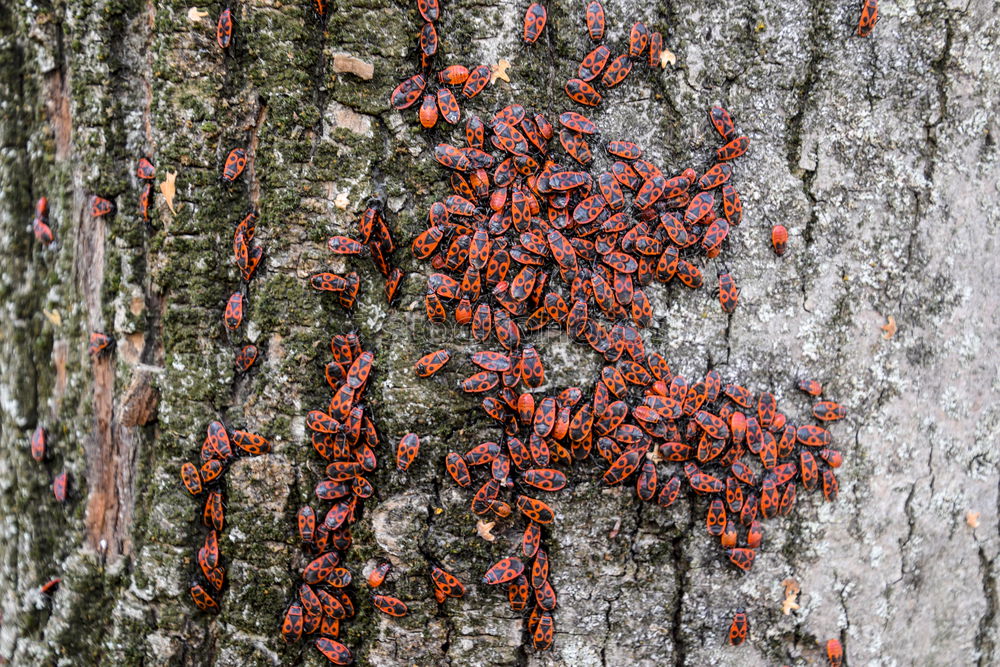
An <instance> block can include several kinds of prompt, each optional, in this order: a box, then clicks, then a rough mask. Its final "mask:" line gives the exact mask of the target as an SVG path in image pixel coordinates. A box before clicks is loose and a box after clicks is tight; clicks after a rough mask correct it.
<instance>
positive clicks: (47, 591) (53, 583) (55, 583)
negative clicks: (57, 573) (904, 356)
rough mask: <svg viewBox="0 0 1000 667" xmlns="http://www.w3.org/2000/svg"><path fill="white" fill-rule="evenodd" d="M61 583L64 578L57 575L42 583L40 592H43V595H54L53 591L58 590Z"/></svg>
mask: <svg viewBox="0 0 1000 667" xmlns="http://www.w3.org/2000/svg"><path fill="white" fill-rule="evenodd" d="M61 583H62V579H60V578H59V577H56V578H55V579H49V580H48V581H46V582H45V583H44V584H42V587H41V588H40V589H38V592H39V593H41V594H42V595H52V594H53V593H55V592H56V590H57V589H58V588H59V584H61Z"/></svg>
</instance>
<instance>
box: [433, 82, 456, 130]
mask: <svg viewBox="0 0 1000 667" xmlns="http://www.w3.org/2000/svg"><path fill="white" fill-rule="evenodd" d="M437 105H438V109H439V110H440V111H441V117H442V118H444V119H445V122H447V123H448V124H449V125H454V124H455V123H457V122H458V121H459V118H460V117H461V115H462V112H461V110H460V109H459V108H458V100H456V99H455V95H454V94H452V92H451V91H450V90H448V89H447V88H438V91H437Z"/></svg>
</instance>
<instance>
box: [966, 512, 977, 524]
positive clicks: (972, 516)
mask: <svg viewBox="0 0 1000 667" xmlns="http://www.w3.org/2000/svg"><path fill="white" fill-rule="evenodd" d="M965 523H967V524H969V526H970V527H972V528H979V512H973V511H972V510H969V511H968V512H966V513H965Z"/></svg>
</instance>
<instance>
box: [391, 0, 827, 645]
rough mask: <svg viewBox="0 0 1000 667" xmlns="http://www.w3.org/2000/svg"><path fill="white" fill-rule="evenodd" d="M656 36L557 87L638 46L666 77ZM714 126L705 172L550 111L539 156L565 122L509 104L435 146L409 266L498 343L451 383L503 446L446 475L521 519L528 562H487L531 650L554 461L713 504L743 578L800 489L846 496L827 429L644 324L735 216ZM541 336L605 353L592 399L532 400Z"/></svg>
mask: <svg viewBox="0 0 1000 667" xmlns="http://www.w3.org/2000/svg"><path fill="white" fill-rule="evenodd" d="M545 21H546V12H545V9H544V7H543V6H542V5H539V4H537V3H535V4H532V5H531V6H530V7H529V8H528V11H527V13H526V15H525V20H524V28H523V29H524V33H523V38H524V41H525V42H528V43H532V42H534V41H536V40H537V39H538V37H539V36H540V34H541V32H542V30H543V29H544V26H545ZM586 22H587V26H588V33H589V35H590V37H591V38H592V39H593V40H594V41H600V40H601V39H602V38H603V33H604V12H603V8H602V7H601V5H600V3H599V2H596V1H595V2H590V3H588V6H587V11H586ZM662 44H663V42H662V38H661V37H660V36H659V34H658V33H654V34H653V35H650V34H649V31H648V29H647V28H646V27H645V26H644V25H643V24H642V23H636V24H635V25H634V26H633V28H632V30H631V31H630V40H629V52H628V55H622V56H619V57H618V58H616V59H614V61H612V63H611V64H610V66H609V65H608V61H609V59H610V58H611V52H610V50H609V49H608V48H607V47H606V46H603V45H601V46H598V47H597V48H596V49H595V50H594V51H592V52H591V53H590V54H588V56H587V57H586V58H585V59H584V61H583V63H582V64H581V66H580V71H579V75H580V78H579V79H575V80H571V81H570V82H569V83H567V86H566V92H567V94H568V95H569V97H570V99H571V100H573V101H574V102H576V103H578V104H581V105H584V106H596V105H597V104H599V102H600V100H601V96H600V94H599V93H597V91H596V90H595V89H593V87H592V86H591V84H590V82H591V81H593V80H595V79H596V78H597V77H598V76H599V75H601V74H602V72H603V74H604V77H603V79H602V83H603V84H604V85H605V86H606V87H613V86H614V85H617V84H618V83H621V81H622V80H623V79H624V78H625V76H627V74H628V73H629V71H630V70H631V66H632V62H633V60H634V59H636V58H639V57H642V56H643V54H646V55H647V56H648V57H649V59H650V61H649V62H650V65H652V66H659V65H660V62H659V54H660V50H661V49H662ZM647 49H648V52H647ZM418 94H419V93H416V92H413V88H412V87H408V85H407V82H405V81H404V82H403V84H400V86H399V87H397V89H396V90H395V91H393V93H392V94H391V96H390V102H391V103H392V104H393V106H395V107H397V108H401V107H405V106H408V105H406V104H405V103H406V102H409V103H410V104H412V103H413V102H415V101H416V98H417V96H418ZM709 120H710V122H711V124H712V126H713V127H714V128H715V130H716V131H717V132H718V134H719V135H720V136H721V138H722V142H721V144H722V145H721V146H720V147H719V148H718V149H717V150H716V151H715V155H714V158H715V163H714V164H712V165H711V166H709V167H708V168H707V169H706V170H705V171H704V172H702V173H699V172H697V171H695V170H694V169H692V168H688V169H684V170H683V171H681V172H680V173H679V174H676V175H668V174H664V173H663V171H661V169H660V168H659V167H658V166H657V165H655V164H653V163H652V162H650V161H648V160H646V159H644V158H643V150H642V148H641V147H640V146H638V145H637V144H635V143H632V142H629V141H624V140H619V139H611V140H607V139H601V132H600V130H599V129H598V127H597V126H596V124H595V123H593V122H592V121H591V120H590V119H588V118H586V117H585V116H583V115H581V114H580V113H577V112H575V111H566V112H564V113H562V114H560V115H559V117H558V134H559V144H560V146H561V148H562V150H563V153H564V154H565V157H564V158H562V159H560V157H559V156H558V155H557V154H556V152H555V150H553V149H552V148H551V147H550V145H549V142H550V140H551V139H552V138H553V137H554V136H555V134H556V132H557V128H556V126H554V125H553V124H552V123H551V122H549V121H548V119H547V118H546V117H545V116H544V115H543V114H540V113H535V114H533V113H531V112H530V111H528V110H527V109H525V108H524V107H522V106H520V105H518V104H511V105H509V106H507V107H505V108H504V109H502V110H500V111H499V112H497V113H496V114H494V115H493V117H492V118H491V119H490V120H489V121H487V122H484V121H483V120H482V119H480V118H479V117H478V116H477V115H475V114H472V115H470V116H469V117H468V118H467V121H466V123H465V133H464V134H465V145H464V146H455V145H451V144H448V143H441V144H438V145H437V147H436V148H435V150H434V157H435V159H436V160H437V162H439V163H440V164H441V165H442V166H444V167H446V168H447V169H448V170H449V171H450V174H449V182H450V185H451V188H452V194H451V195H449V196H447V197H445V198H444V199H443V200H442V201H437V202H434V203H432V204H431V206H430V210H429V212H428V225H427V228H426V230H425V231H423V232H422V233H420V234H419V235H418V236H417V237H416V238H415V239H414V241H413V243H412V251H413V254H414V256H415V257H416V258H417V259H421V260H428V261H429V262H430V263H431V267H432V269H433V270H434V272H433V273H431V274H430V276H429V278H428V284H427V290H426V293H425V298H424V301H425V310H426V314H427V317H428V319H429V320H431V321H434V322H444V321H446V320H447V319H448V318H449V312H451V313H452V315H451V316H452V317H453V318H454V320H455V322H456V323H458V324H460V325H462V326H468V327H470V331H471V335H472V337H473V338H474V339H475V340H477V341H478V342H480V343H487V342H492V341H494V340H495V342H496V344H497V345H498V347H499V349H495V350H484V351H479V352H475V353H474V354H472V356H471V359H470V361H471V363H472V365H473V367H474V369H475V372H473V373H472V374H471V375H469V376H468V377H466V378H465V379H464V380H463V381H462V382H461V388H462V389H463V390H464V391H465V392H467V393H470V394H475V395H477V397H479V398H480V399H481V402H482V407H483V410H484V412H485V413H486V414H487V415H488V416H489V417H490V418H492V419H493V420H496V421H497V422H498V423H499V424H500V425H501V426H502V431H503V432H502V436H501V437H500V438H498V439H497V441H489V442H483V443H480V444H478V445H476V446H474V447H472V448H471V449H469V450H468V451H466V452H464V453H462V452H454V451H453V452H450V453H448V455H447V457H446V461H445V468H446V470H447V472H448V474H449V475H450V476H451V477H452V479H453V480H454V481H455V483H456V484H458V485H460V486H462V487H470V488H474V489H476V492H475V494H474V495H473V497H472V501H471V509H472V511H473V512H474V513H475V514H477V515H481V516H494V517H496V518H497V519H506V518H508V517H511V516H512V515H514V516H520V517H521V519H522V520H523V522H524V523H525V528H524V532H523V538H522V540H521V544H520V553H518V554H514V555H510V556H508V557H507V558H504V559H502V560H501V561H499V562H497V563H495V564H494V565H493V566H492V567H490V568H489V569H488V570H487V571H486V573H485V575H484V577H483V582H484V583H486V584H490V585H505V587H506V590H507V595H508V602H509V605H510V608H511V610H512V611H516V612H525V613H526V623H527V629H528V633H529V635H530V636H531V638H532V643H533V645H534V646H535V648H536V649H538V650H545V649H548V648H549V647H550V646H551V645H552V641H553V636H554V621H553V611H554V610H555V608H556V592H555V590H554V589H553V587H552V585H551V583H550V582H549V580H548V572H549V558H548V555H547V553H546V551H545V549H544V548H542V537H543V531H545V530H552V526H553V524H554V522H555V517H556V512H555V511H554V510H553V508H552V507H551V506H550V504H549V502H547V500H542V499H540V498H538V497H536V496H538V495H539V493H538V492H542V493H543V497H544V494H552V493H555V492H558V491H559V490H561V489H563V488H564V487H565V486H566V484H567V471H566V470H564V469H560V467H563V468H565V467H567V466H569V465H570V464H571V463H572V462H573V461H581V460H584V459H587V458H589V457H591V455H592V454H594V455H595V458H596V459H597V460H598V461H601V462H602V463H603V465H604V466H606V467H605V469H604V472H603V475H602V480H603V482H604V483H605V484H607V485H610V486H615V485H626V484H627V485H630V486H632V487H633V488H634V489H635V493H636V495H637V496H638V498H639V500H640V501H644V502H655V503H657V504H658V505H660V506H661V507H664V508H666V507H670V506H671V505H672V504H674V503H675V502H677V501H678V500H679V499H680V497H681V495H682V492H684V491H686V492H687V494H688V495H691V496H692V497H693V498H694V499H696V500H695V501H696V502H699V503H703V504H704V506H705V526H706V531H707V532H708V534H709V535H710V536H711V537H715V538H718V539H719V543H720V547H721V550H722V552H723V553H724V554H725V556H726V557H727V558H728V560H729V561H730V562H731V563H732V564H733V566H735V567H736V568H738V569H739V570H741V571H744V572H746V571H749V570H750V569H751V568H752V567H753V563H754V560H755V558H756V555H757V553H758V551H759V549H760V548H761V545H762V544H763V539H764V523H765V522H766V521H769V520H772V519H774V518H776V517H779V516H785V515H788V514H790V513H791V512H792V510H793V508H794V506H795V501H796V496H797V493H798V490H799V489H800V488H802V489H804V490H814V489H819V490H821V491H822V493H823V496H824V498H825V499H826V500H828V501H833V500H834V499H835V498H836V496H837V493H838V488H839V484H838V481H837V478H836V474H835V472H834V470H835V469H836V468H838V467H839V466H840V465H841V463H842V459H843V457H842V455H841V454H840V452H839V451H837V450H835V449H833V448H832V446H831V445H832V436H831V434H830V432H829V431H828V430H827V429H826V428H825V427H824V426H823V425H820V424H801V425H798V424H794V423H792V422H791V421H790V420H788V419H787V418H786V416H785V414H784V413H783V412H781V411H779V407H778V403H777V400H776V398H775V395H774V394H773V393H771V392H766V391H765V392H760V393H759V394H754V393H753V392H751V391H750V390H748V389H747V388H745V387H743V386H740V385H738V384H734V383H724V382H723V380H722V378H721V376H720V374H719V373H718V371H716V370H710V371H709V372H708V373H707V374H706V375H705V376H704V377H703V378H691V379H689V378H685V377H683V376H681V375H677V374H674V373H672V372H671V370H670V367H669V366H668V364H667V362H666V360H665V359H664V358H663V356H662V355H660V354H659V353H658V352H656V351H653V350H647V349H646V347H645V344H644V341H643V338H642V335H641V333H640V330H641V329H642V328H645V327H647V326H649V325H650V324H651V323H652V305H651V303H650V301H649V298H648V296H647V294H646V291H645V288H646V287H647V286H648V285H649V284H650V283H651V282H653V281H654V280H655V281H658V282H661V283H669V282H671V281H673V279H674V278H676V279H677V281H678V282H680V283H681V284H682V285H684V286H686V287H688V288H692V289H696V288H699V287H701V286H702V285H703V284H704V279H703V277H702V273H701V266H703V265H704V263H705V262H706V261H708V260H712V259H715V258H717V257H718V256H719V255H720V253H721V251H722V249H723V247H724V245H725V241H726V238H727V237H728V234H729V232H730V231H731V230H732V228H733V227H736V226H738V225H739V224H740V222H741V221H742V217H743V206H742V202H741V199H740V196H739V193H738V192H737V190H736V188H735V186H734V185H733V182H732V175H733V167H732V161H733V160H734V159H736V158H738V157H740V156H741V155H743V154H744V153H745V152H746V151H747V149H748V147H749V144H750V141H749V139H748V138H747V137H746V136H744V135H741V134H740V133H739V132H738V131H737V130H736V126H735V123H734V122H733V120H732V117H731V116H730V114H729V113H728V112H727V111H726V110H725V109H723V108H722V107H719V106H716V107H713V108H712V109H711V110H710V112H709ZM598 140H600V142H601V143H602V144H603V145H604V149H605V151H606V153H607V155H608V158H607V161H608V162H609V163H610V168H608V169H605V170H604V171H599V172H598V171H595V172H594V173H591V167H592V165H594V164H595V162H601V160H596V161H595V156H594V154H593V151H592V149H591V143H593V142H595V141H598ZM567 160H568V161H567ZM771 240H772V245H773V248H774V251H775V253H776V254H778V255H782V254H784V253H785V251H786V248H787V241H788V233H787V230H786V229H785V228H784V227H783V226H782V225H775V226H774V227H773V228H772V234H771ZM717 274H718V294H719V302H720V306H721V308H722V310H723V311H724V312H725V313H727V314H731V313H733V312H734V310H735V309H736V306H737V303H738V296H739V293H738V289H737V287H736V283H735V281H734V280H733V278H732V276H731V274H730V273H729V271H728V270H726V268H725V267H724V266H721V267H720V268H719V269H718V271H717ZM446 305H447V306H448V307H447V308H446ZM550 326H556V327H558V328H559V329H561V330H564V331H565V332H566V333H567V334H568V335H569V336H570V337H571V338H572V339H573V340H576V341H579V342H585V343H586V344H588V345H589V346H590V347H591V348H592V349H593V350H594V351H595V352H596V353H598V354H599V355H601V356H602V357H603V360H604V362H605V365H604V367H603V368H602V369H601V371H600V372H599V374H598V376H597V377H596V378H595V384H594V388H593V390H592V392H591V393H590V394H589V395H586V397H585V392H584V390H583V389H581V388H580V387H569V388H566V389H564V390H562V391H561V392H559V393H557V394H551V395H544V394H538V393H536V391H535V390H538V389H539V388H541V387H542V385H543V384H544V381H545V369H544V365H543V361H542V359H541V356H540V354H539V352H538V351H537V350H536V349H535V348H534V346H533V345H531V344H530V342H528V341H527V340H526V338H525V337H526V336H527V335H529V334H530V333H532V332H535V331H538V330H541V329H544V328H546V327H550ZM450 359H451V353H450V352H449V351H448V350H444V349H442V350H437V351H433V352H431V353H429V354H427V355H425V356H424V357H422V358H421V359H419V360H417V362H416V363H415V364H414V370H415V372H416V374H417V375H418V376H420V377H425V378H426V377H431V376H433V375H434V374H435V373H437V372H438V371H439V370H440V369H441V368H443V367H444V366H445V365H446V364H447V363H448V362H449V360H450ZM799 388H800V389H802V391H804V392H806V393H808V394H810V395H813V396H817V395H819V394H820V393H821V391H822V388H821V386H820V385H819V383H817V382H814V381H803V382H801V383H800V385H799ZM812 415H813V417H814V418H815V419H816V420H817V421H819V422H821V424H825V423H826V422H830V421H835V420H837V419H842V418H843V417H844V416H845V415H846V409H845V408H844V407H842V406H840V405H839V404H837V403H835V402H833V401H818V402H817V403H816V404H815V405H814V406H813V409H812ZM414 438H415V436H414ZM404 443H405V438H404V442H401V443H400V447H399V449H398V451H397V466H398V467H400V468H401V469H405V468H406V467H407V466H408V465H409V464H410V462H411V461H412V458H413V457H414V456H415V455H416V449H415V448H414V447H411V446H404ZM477 470H479V471H481V472H477ZM515 508H516V512H517V514H516V515H515ZM748 630H749V621H748V619H747V616H746V613H745V612H744V611H742V610H740V611H739V612H738V613H737V614H736V616H735V617H734V620H733V624H732V626H731V628H730V641H731V642H732V643H733V644H736V645H738V644H741V643H742V642H743V641H744V640H745V638H746V636H747V633H748ZM831 656H832V654H831ZM832 659H833V658H832V657H831V661H832Z"/></svg>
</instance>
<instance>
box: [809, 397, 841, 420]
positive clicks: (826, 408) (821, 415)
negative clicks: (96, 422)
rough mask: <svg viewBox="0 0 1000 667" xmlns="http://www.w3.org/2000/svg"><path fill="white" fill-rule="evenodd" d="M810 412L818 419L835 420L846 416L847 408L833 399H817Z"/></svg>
mask: <svg viewBox="0 0 1000 667" xmlns="http://www.w3.org/2000/svg"><path fill="white" fill-rule="evenodd" d="M812 414H813V417H815V418H816V419H819V420H820V421H836V420H838V419H843V418H844V417H846V416H847V408H845V407H844V406H843V405H840V404H839V403H834V402H833V401H819V402H818V403H816V404H815V405H814V406H813V407H812Z"/></svg>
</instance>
